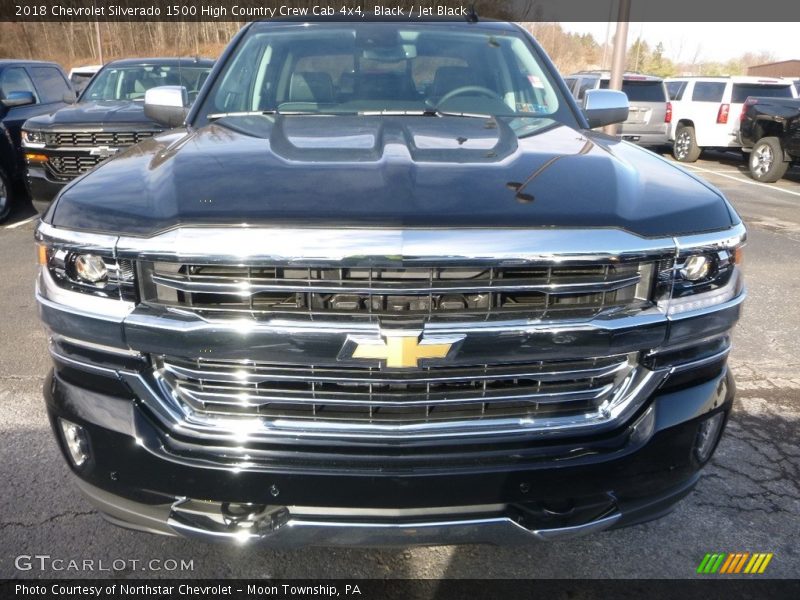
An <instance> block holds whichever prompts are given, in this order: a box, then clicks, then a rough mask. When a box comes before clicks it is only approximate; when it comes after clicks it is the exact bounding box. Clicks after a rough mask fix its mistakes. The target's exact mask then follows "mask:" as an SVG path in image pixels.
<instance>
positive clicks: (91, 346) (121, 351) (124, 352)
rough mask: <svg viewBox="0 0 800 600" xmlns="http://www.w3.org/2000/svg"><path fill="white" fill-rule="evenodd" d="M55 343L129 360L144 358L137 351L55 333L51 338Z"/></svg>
mask: <svg viewBox="0 0 800 600" xmlns="http://www.w3.org/2000/svg"><path fill="white" fill-rule="evenodd" d="M50 337H51V338H52V340H53V341H55V342H57V343H60V342H64V343H66V344H72V345H73V346H79V347H81V348H86V349H87V350H94V351H97V352H106V353H108V354H116V355H118V356H125V357H129V358H143V357H144V355H143V354H142V353H141V352H137V351H136V350H131V349H130V348H117V347H115V346H107V345H105V344H98V343H95V342H87V341H85V340H79V339H76V338H73V337H68V336H66V335H61V334H60V333H53V334H51V336H50Z"/></svg>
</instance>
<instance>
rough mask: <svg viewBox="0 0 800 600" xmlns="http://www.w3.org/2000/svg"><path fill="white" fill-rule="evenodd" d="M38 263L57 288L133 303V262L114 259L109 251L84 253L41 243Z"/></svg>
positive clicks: (134, 287)
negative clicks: (45, 270)
mask: <svg viewBox="0 0 800 600" xmlns="http://www.w3.org/2000/svg"><path fill="white" fill-rule="evenodd" d="M38 253H39V264H40V265H41V266H42V268H46V269H47V271H48V272H49V274H50V276H51V277H52V278H53V281H54V282H55V283H56V285H58V286H59V287H62V288H64V289H68V290H70V291H73V292H81V293H85V294H92V295H94V296H100V297H103V298H113V299H118V300H126V301H129V302H135V301H136V285H135V278H134V269H133V262H132V261H130V260H117V259H115V258H114V257H113V256H112V253H111V251H108V252H103V251H98V250H92V251H91V252H83V251H80V250H73V249H70V248H60V247H58V246H53V245H47V244H40V245H39V250H38Z"/></svg>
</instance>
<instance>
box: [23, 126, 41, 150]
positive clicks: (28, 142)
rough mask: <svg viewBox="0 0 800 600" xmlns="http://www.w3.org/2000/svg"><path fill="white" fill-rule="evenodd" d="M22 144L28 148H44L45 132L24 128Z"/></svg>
mask: <svg viewBox="0 0 800 600" xmlns="http://www.w3.org/2000/svg"><path fill="white" fill-rule="evenodd" d="M22 145H23V146H25V147H26V148H44V145H45V140H44V132H43V131H28V130H23V131H22Z"/></svg>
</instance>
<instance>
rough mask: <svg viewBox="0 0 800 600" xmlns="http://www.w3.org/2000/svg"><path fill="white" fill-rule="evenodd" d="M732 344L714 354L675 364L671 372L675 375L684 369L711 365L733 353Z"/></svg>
mask: <svg viewBox="0 0 800 600" xmlns="http://www.w3.org/2000/svg"><path fill="white" fill-rule="evenodd" d="M731 348H732V346H728V347H727V348H725V349H724V350H721V351H719V352H717V353H716V354H712V355H711V356H706V357H704V358H700V359H697V360H693V361H691V362H688V363H682V364H679V365H675V366H674V367H672V368H670V370H669V374H670V375H674V374H675V373H681V372H683V371H689V370H691V369H696V368H698V367H702V366H705V365H709V364H711V363H715V362H717V361H718V360H722V359H723V358H725V357H727V356H728V355H729V354H730V353H731Z"/></svg>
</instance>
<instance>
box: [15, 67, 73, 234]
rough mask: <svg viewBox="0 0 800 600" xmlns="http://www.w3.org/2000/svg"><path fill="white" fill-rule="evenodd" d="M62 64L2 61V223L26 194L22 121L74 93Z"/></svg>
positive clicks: (55, 106)
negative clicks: (17, 200) (19, 198)
mask: <svg viewBox="0 0 800 600" xmlns="http://www.w3.org/2000/svg"><path fill="white" fill-rule="evenodd" d="M71 90H72V88H71V87H70V84H69V82H68V81H67V77H66V75H65V74H64V71H63V70H62V69H61V67H60V66H59V65H57V64H56V63H51V62H42V61H36V60H32V61H31V60H6V59H2V60H0V223H2V222H3V221H5V220H6V219H7V218H8V215H9V214H10V213H11V209H12V207H13V205H14V202H15V200H16V199H17V198H18V197H19V196H22V197H24V194H23V192H24V189H23V187H24V184H23V180H24V177H25V159H24V157H23V154H24V149H23V148H22V132H21V130H22V124H23V123H24V122H25V121H26V120H27V119H29V118H30V117H33V116H35V115H41V114H44V113H48V112H51V111H53V110H57V109H58V108H61V107H62V106H65V100H64V96H65V95H67V94H70V93H71Z"/></svg>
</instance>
